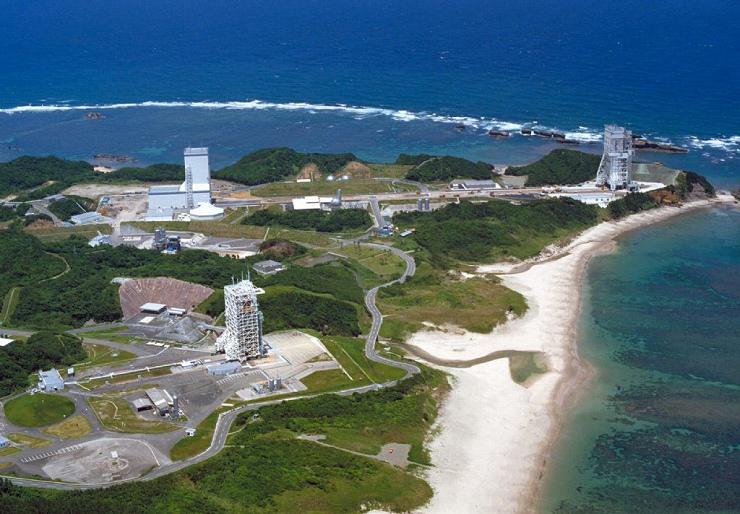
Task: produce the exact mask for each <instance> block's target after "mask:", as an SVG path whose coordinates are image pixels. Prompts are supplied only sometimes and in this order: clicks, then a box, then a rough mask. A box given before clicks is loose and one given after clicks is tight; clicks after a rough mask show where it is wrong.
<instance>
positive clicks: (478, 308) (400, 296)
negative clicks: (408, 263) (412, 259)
mask: <svg viewBox="0 0 740 514" xmlns="http://www.w3.org/2000/svg"><path fill="white" fill-rule="evenodd" d="M377 305H378V308H379V309H380V311H381V312H382V313H383V314H384V315H385V316H386V318H385V320H384V322H383V326H382V327H381V332H380V333H381V335H382V336H383V337H387V338H389V339H391V340H395V341H400V340H403V339H404V338H405V337H406V336H408V335H409V334H410V333H413V332H415V331H417V330H420V329H421V328H422V327H423V325H422V322H425V321H428V322H430V323H434V324H436V325H442V324H445V323H449V324H452V325H456V326H458V327H462V328H465V329H467V330H470V331H472V332H479V333H488V332H490V331H491V330H492V329H493V327H495V326H496V325H498V324H499V323H502V322H504V321H506V319H507V318H506V317H507V313H508V312H513V313H514V314H516V315H522V314H523V313H524V312H525V311H526V309H527V305H526V302H525V300H524V297H523V296H522V295H520V294H519V293H517V292H515V291H512V290H511V289H508V288H506V287H504V286H503V285H501V284H500V282H499V280H498V279H496V278H493V277H491V278H489V277H474V278H468V279H462V278H459V277H456V276H454V275H449V274H444V273H441V272H437V271H433V270H432V269H431V266H430V265H429V264H427V263H422V264H421V265H420V266H419V267H418V268H417V275H416V276H414V277H413V278H412V279H411V280H409V281H407V282H406V283H405V284H397V285H394V286H391V287H388V288H384V289H382V290H381V291H380V292H379V293H378V299H377Z"/></svg>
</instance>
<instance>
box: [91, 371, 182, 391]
mask: <svg viewBox="0 0 740 514" xmlns="http://www.w3.org/2000/svg"><path fill="white" fill-rule="evenodd" d="M170 373H172V371H170V368H168V367H167V368H156V369H153V370H151V371H140V372H139V371H134V372H131V373H122V374H120V375H116V376H114V377H113V378H110V377H109V376H107V375H103V376H102V377H92V378H90V381H89V382H86V383H85V387H87V388H88V389H95V388H97V387H101V386H104V385H105V384H120V383H122V382H130V381H132V380H139V379H140V378H141V379H144V378H151V377H161V376H162V375H169V374H170Z"/></svg>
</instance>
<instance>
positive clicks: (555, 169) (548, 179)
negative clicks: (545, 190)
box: [506, 148, 601, 186]
mask: <svg viewBox="0 0 740 514" xmlns="http://www.w3.org/2000/svg"><path fill="white" fill-rule="evenodd" d="M600 160H601V158H600V157H599V156H598V155H593V154H590V153H584V152H578V151H576V150H568V149H565V148H560V149H558V150H553V151H552V152H550V153H549V154H547V155H546V156H544V157H543V158H542V159H540V160H539V161H537V162H534V163H532V164H527V165H526V166H510V167H509V168H508V169H507V170H506V174H507V175H516V176H521V175H527V182H526V183H525V185H527V186H545V185H560V184H563V185H565V184H580V183H581V182H585V181H587V180H593V179H594V178H595V177H596V172H597V170H598V169H599V161H600Z"/></svg>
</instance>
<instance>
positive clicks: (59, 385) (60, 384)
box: [38, 368, 64, 392]
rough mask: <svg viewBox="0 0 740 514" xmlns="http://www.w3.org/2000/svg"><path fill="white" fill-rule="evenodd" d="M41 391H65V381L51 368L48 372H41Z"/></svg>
mask: <svg viewBox="0 0 740 514" xmlns="http://www.w3.org/2000/svg"><path fill="white" fill-rule="evenodd" d="M38 386H39V389H41V390H42V391H46V392H49V391H62V390H64V380H63V379H62V376H61V375H60V374H59V372H58V371H57V370H55V369H54V368H51V369H50V370H48V371H43V370H42V371H39V384H38Z"/></svg>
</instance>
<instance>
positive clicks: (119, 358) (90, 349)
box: [74, 343, 136, 369]
mask: <svg viewBox="0 0 740 514" xmlns="http://www.w3.org/2000/svg"><path fill="white" fill-rule="evenodd" d="M82 346H83V348H85V351H86V352H87V357H88V359H87V360H86V361H85V362H80V363H78V364H75V366H74V367H75V368H80V369H84V368H91V367H93V366H103V365H105V364H113V363H117V362H124V361H127V360H131V359H133V358H134V357H136V355H135V354H133V353H131V352H126V351H123V350H119V349H117V348H110V347H108V346H105V345H102V344H94V343H84V344H83V345H82Z"/></svg>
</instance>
